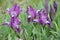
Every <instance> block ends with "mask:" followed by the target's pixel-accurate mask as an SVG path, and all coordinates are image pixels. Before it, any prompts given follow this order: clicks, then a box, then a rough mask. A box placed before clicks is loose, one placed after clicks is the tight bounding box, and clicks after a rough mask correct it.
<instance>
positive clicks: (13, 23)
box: [10, 17, 21, 33]
mask: <svg viewBox="0 0 60 40" xmlns="http://www.w3.org/2000/svg"><path fill="white" fill-rule="evenodd" d="M20 23H21V21H20V20H19V19H18V18H16V17H11V19H10V27H11V28H12V29H13V30H15V31H16V32H18V33H20V28H19V27H20Z"/></svg>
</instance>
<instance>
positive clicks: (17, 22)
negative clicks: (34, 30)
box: [3, 4, 21, 33]
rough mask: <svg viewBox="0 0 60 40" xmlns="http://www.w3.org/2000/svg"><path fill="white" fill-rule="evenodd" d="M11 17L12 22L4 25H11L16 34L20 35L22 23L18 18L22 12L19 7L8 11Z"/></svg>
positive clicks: (15, 6)
mask: <svg viewBox="0 0 60 40" xmlns="http://www.w3.org/2000/svg"><path fill="white" fill-rule="evenodd" d="M7 11H8V12H9V15H10V22H5V23H4V24H3V25H9V26H10V27H11V28H12V29H13V30H14V31H15V32H18V33H20V31H21V30H20V23H21V21H20V20H19V19H18V16H19V14H20V12H21V8H20V7H19V5H17V4H15V5H13V6H12V7H11V8H10V9H8V10H7Z"/></svg>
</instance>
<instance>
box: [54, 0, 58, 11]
mask: <svg viewBox="0 0 60 40" xmlns="http://www.w3.org/2000/svg"><path fill="white" fill-rule="evenodd" d="M53 7H54V9H55V12H56V11H57V3H56V2H55V1H53Z"/></svg>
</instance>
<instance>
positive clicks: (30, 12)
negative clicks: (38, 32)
mask: <svg viewBox="0 0 60 40" xmlns="http://www.w3.org/2000/svg"><path fill="white" fill-rule="evenodd" d="M26 13H27V15H28V16H27V20H28V22H30V21H33V19H35V18H36V10H35V9H33V8H32V6H29V7H28V8H27V11H26Z"/></svg>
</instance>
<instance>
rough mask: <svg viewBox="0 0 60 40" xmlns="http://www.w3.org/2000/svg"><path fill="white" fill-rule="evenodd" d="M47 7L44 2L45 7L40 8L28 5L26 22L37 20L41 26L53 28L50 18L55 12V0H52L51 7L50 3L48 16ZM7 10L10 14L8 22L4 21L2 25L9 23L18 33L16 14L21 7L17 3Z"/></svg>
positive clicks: (18, 23) (51, 18)
mask: <svg viewBox="0 0 60 40" xmlns="http://www.w3.org/2000/svg"><path fill="white" fill-rule="evenodd" d="M45 2H46V1H45ZM47 3H48V1H47ZM47 7H48V5H46V4H45V7H44V8H42V9H41V10H35V9H34V8H33V7H32V6H28V7H27V10H26V13H27V21H28V23H30V22H37V23H39V24H41V25H42V26H44V25H48V26H50V27H51V28H53V26H52V20H53V17H54V14H55V12H56V11H57V4H56V2H55V1H53V7H52V5H50V12H49V13H50V15H49V16H48V8H47ZM7 11H8V12H9V15H10V22H5V23H4V24H3V25H9V26H10V27H11V28H12V29H13V30H14V31H16V32H18V33H20V31H21V30H20V23H21V21H20V20H19V19H18V16H19V14H20V12H21V11H22V10H21V8H20V7H19V6H18V5H17V4H15V5H13V6H12V7H11V8H10V9H8V10H7Z"/></svg>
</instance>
